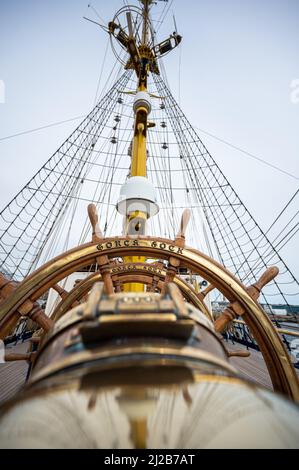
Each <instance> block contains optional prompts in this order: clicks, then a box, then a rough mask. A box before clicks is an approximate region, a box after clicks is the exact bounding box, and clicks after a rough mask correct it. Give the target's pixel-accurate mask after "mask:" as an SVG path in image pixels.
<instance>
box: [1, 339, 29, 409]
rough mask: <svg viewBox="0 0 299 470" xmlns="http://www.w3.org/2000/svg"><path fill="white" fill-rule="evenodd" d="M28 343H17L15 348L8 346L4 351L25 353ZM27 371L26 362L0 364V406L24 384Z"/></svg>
mask: <svg viewBox="0 0 299 470" xmlns="http://www.w3.org/2000/svg"><path fill="white" fill-rule="evenodd" d="M28 347H29V341H26V342H24V343H19V344H18V345H17V346H14V345H9V346H7V347H6V348H5V349H6V351H7V353H17V354H22V353H26V352H27V350H28ZM27 370H28V364H27V362H26V361H16V362H7V363H6V364H0V405H1V403H3V402H4V401H6V400H8V399H9V398H12V397H13V396H14V395H15V394H16V393H17V392H18V391H19V389H20V388H21V387H22V385H23V384H24V383H25V380H26V375H27Z"/></svg>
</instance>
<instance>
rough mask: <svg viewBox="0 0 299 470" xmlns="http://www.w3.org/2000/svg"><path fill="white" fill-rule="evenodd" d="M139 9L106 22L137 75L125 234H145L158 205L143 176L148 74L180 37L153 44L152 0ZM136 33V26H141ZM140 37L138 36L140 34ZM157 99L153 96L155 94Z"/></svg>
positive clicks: (123, 200) (122, 206)
mask: <svg viewBox="0 0 299 470" xmlns="http://www.w3.org/2000/svg"><path fill="white" fill-rule="evenodd" d="M140 3H141V4H142V9H139V12H138V13H136V11H135V14H137V15H138V16H139V18H137V19H136V18H135V21H133V17H132V15H133V10H131V9H130V8H129V7H128V8H126V7H124V8H123V9H121V10H120V11H119V12H118V13H117V14H116V15H115V17H114V20H113V21H111V22H110V23H109V26H108V27H109V33H110V35H112V36H113V37H114V38H115V40H116V41H117V42H118V44H119V46H120V47H121V48H122V49H125V50H126V51H127V53H128V54H129V60H128V62H127V64H126V65H125V68H127V69H130V68H131V69H133V70H134V71H135V73H136V76H137V90H136V94H135V99H134V104H133V111H134V134H133V139H132V146H131V148H132V150H131V158H132V161H131V167H130V175H129V179H128V180H127V182H126V183H125V184H124V186H123V187H122V189H121V195H120V202H119V203H118V205H117V210H118V211H119V212H120V213H121V214H122V215H124V217H125V223H124V233H125V235H128V236H144V235H145V234H146V223H147V220H148V219H149V218H150V217H152V216H153V215H155V214H157V212H158V211H159V207H158V205H157V203H156V195H155V188H154V187H153V185H152V183H151V182H150V181H149V180H148V179H147V153H148V152H147V132H148V129H149V128H150V127H154V126H155V124H153V123H150V122H149V121H148V117H149V115H150V113H151V109H152V107H151V95H150V94H149V92H148V75H149V73H154V74H157V75H159V74H160V71H159V67H158V61H157V59H158V58H160V57H162V56H163V55H165V54H167V53H168V52H170V51H171V50H172V49H174V48H175V47H176V46H177V45H178V44H179V43H180V42H181V39H182V38H181V36H179V35H177V34H176V32H175V33H174V34H173V35H171V36H170V37H169V38H168V39H166V40H165V41H163V42H162V43H160V44H157V45H154V44H153V42H154V41H153V39H154V38H151V39H152V40H150V37H149V35H150V34H152V33H151V31H152V28H151V25H150V16H149V12H150V6H151V5H152V3H153V1H152V0H140ZM124 13H125V17H126V19H125V23H126V24H121V23H123V20H122V22H120V20H119V17H120V16H121V15H123V14H124ZM141 28H142V30H141V34H140V35H139V34H138V29H141ZM140 36H141V37H140ZM155 98H157V97H155ZM125 261H126V262H134V263H136V262H145V261H146V260H145V258H140V257H139V258H138V257H134V256H133V257H127V258H126V259H125ZM143 289H144V286H143V285H142V284H140V285H138V284H129V285H127V286H125V290H126V291H128V292H140V291H143Z"/></svg>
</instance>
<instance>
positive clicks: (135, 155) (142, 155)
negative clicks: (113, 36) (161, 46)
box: [124, 0, 152, 292]
mask: <svg viewBox="0 0 299 470" xmlns="http://www.w3.org/2000/svg"><path fill="white" fill-rule="evenodd" d="M142 3H143V31H142V43H141V46H140V47H139V53H140V62H141V67H140V72H139V83H138V89H137V94H138V92H144V93H147V76H148V71H149V61H148V60H147V57H148V49H149V48H148V22H149V6H150V4H151V3H152V0H144V1H143V2H142ZM129 22H130V19H129V18H128V23H129ZM129 29H130V27H129ZM130 33H131V34H132V30H131V32H130ZM131 34H130V35H131ZM131 39H133V38H132V37H131ZM134 111H135V123H134V138H133V146H132V163H131V170H130V177H134V176H143V177H146V176H147V171H146V162H147V147H146V142H147V129H148V114H149V109H148V107H147V106H145V105H144V103H143V102H142V100H139V101H137V102H136V106H135V107H134ZM146 220H147V214H145V213H144V212H140V211H136V212H133V213H131V214H128V215H127V223H126V233H127V234H128V228H129V226H130V224H131V223H132V222H133V221H135V222H136V226H137V228H139V229H138V230H137V231H138V232H139V233H140V235H145V226H146ZM133 223H134V222H133ZM136 226H135V228H136ZM124 260H125V262H127V263H144V262H145V260H146V258H144V257H140V256H130V257H129V256H128V257H126V258H125V259H124ZM124 291H125V292H143V291H144V285H143V284H138V283H130V284H127V285H125V286H124Z"/></svg>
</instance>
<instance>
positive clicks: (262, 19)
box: [0, 0, 299, 277]
mask: <svg viewBox="0 0 299 470" xmlns="http://www.w3.org/2000/svg"><path fill="white" fill-rule="evenodd" d="M132 3H137V2H132ZM92 4H93V5H94V7H95V8H96V9H97V11H98V12H99V14H100V16H101V17H102V18H103V19H104V20H105V21H106V22H108V21H109V20H111V19H112V17H113V15H114V13H115V11H116V10H117V9H118V8H120V7H121V6H122V5H123V2H122V1H121V0H110V1H109V2H107V1H101V0H93V2H92ZM87 6H88V0H86V1H85V0H51V1H50V0H43V1H40V0H1V2H0V80H2V81H3V82H4V83H5V103H0V123H1V125H0V138H1V137H5V136H8V135H11V134H15V133H18V132H22V131H25V130H27V129H32V128H35V127H39V126H43V125H47V124H50V123H54V122H56V121H62V120H65V119H70V118H73V117H75V116H80V115H83V114H86V113H87V112H88V111H89V110H90V109H91V107H92V105H93V102H94V99H95V94H96V89H97V84H98V80H99V74H100V70H101V66H102V63H103V57H104V54H105V50H106V46H107V37H106V36H105V33H104V32H103V31H101V30H100V28H98V27H97V26H95V25H93V24H91V23H88V22H86V21H84V20H83V19H82V17H83V16H84V15H88V16H89V17H90V18H93V19H95V20H98V18H97V16H96V15H95V13H94V12H93V11H91V9H88V7H87ZM163 6H164V5H163V3H161V4H160V5H158V6H157V7H156V8H157V12H156V13H155V17H156V18H157V17H159V13H158V12H161V11H162V9H163ZM173 12H174V13H175V16H176V22H177V25H178V29H179V32H180V33H181V34H182V35H183V44H182V46H181V51H176V52H175V53H173V54H172V55H170V56H168V57H167V58H166V59H165V66H166V68H167V71H168V78H169V82H170V86H171V89H172V92H173V94H174V95H175V97H176V98H177V100H180V102H181V106H182V108H183V110H184V111H185V113H186V115H187V117H188V118H189V120H190V121H191V122H192V123H193V124H194V126H197V127H198V128H200V129H203V130H205V131H207V132H209V133H211V134H214V135H216V136H217V137H219V138H221V139H224V140H226V141H228V142H231V143H232V144H234V145H235V146H238V147H241V148H243V149H244V150H246V151H248V152H250V153H252V154H254V155H256V156H258V157H260V158H262V159H264V160H266V161H267V162H269V163H271V164H273V165H276V166H278V167H281V168H282V169H284V170H285V171H287V172H289V173H291V174H293V175H294V176H295V177H297V179H296V178H292V177H290V176H287V175H284V174H282V173H280V172H278V171H276V170H274V169H271V168H269V167H267V166H265V165H262V164H261V163H259V162H257V161H255V160H253V159H250V158H248V157H246V156H245V155H243V154H242V153H240V152H238V151H236V150H233V149H232V148H230V147H228V146H225V145H224V144H223V143H220V142H217V141H216V140H214V139H213V138H211V137H209V136H207V135H205V134H203V133H202V132H199V135H200V136H201V137H202V139H203V141H204V143H205V144H206V145H207V147H208V148H209V150H210V151H211V153H212V155H213V156H214V158H215V159H216V161H217V163H218V164H219V166H220V167H221V169H222V170H223V172H224V174H225V175H226V176H227V177H228V179H229V181H230V182H231V184H232V185H233V187H234V188H235V189H236V191H237V192H238V194H239V195H240V197H241V199H242V200H243V202H244V203H245V204H246V205H247V207H248V208H249V210H250V212H251V213H252V214H253V216H254V217H255V218H256V219H257V221H258V223H259V224H260V225H261V227H262V228H263V229H264V230H266V229H267V228H268V227H269V225H270V224H271V223H272V221H273V220H274V219H275V217H276V216H277V215H278V213H279V212H280V210H281V209H282V207H283V206H284V205H285V203H286V202H287V201H288V200H289V198H290V197H291V195H292V194H293V193H294V192H295V191H296V189H297V188H298V178H299V168H298V166H299V165H298V157H299V155H298V150H299V132H298V124H299V102H298V103H296V102H294V100H293V101H292V100H291V83H292V82H293V81H295V80H299V63H298V58H299V50H298V49H299V1H298V0H205V1H204V0H202V1H194V0H184V1H183V0H174V1H173V3H172V5H171V8H170V10H169V15H168V18H167V19H166V21H165V23H164V25H163V26H162V27H161V29H160V30H159V33H158V36H159V38H160V39H161V40H162V39H164V38H165V37H166V36H168V34H169V33H171V32H172V31H173V21H172V15H173ZM156 26H157V27H158V24H156ZM113 63H114V56H113V54H112V52H111V50H110V48H109V49H108V54H107V60H106V62H105V68H104V74H103V80H102V82H101V84H102V85H104V83H105V80H106V78H107V76H108V74H109V71H110V69H111V65H112V64H113ZM180 64H181V66H180ZM179 76H180V77H181V78H180V80H179ZM179 82H180V83H181V87H180V93H179ZM0 83H1V82H0ZM298 96H299V93H298ZM0 101H1V95H0ZM298 101H299V100H298ZM77 124H78V123H77V122H71V123H68V124H63V125H61V126H58V127H53V128H50V129H46V130H43V131H40V132H37V133H32V134H28V135H25V136H21V137H16V138H13V139H9V140H5V141H0V158H1V173H0V201H1V204H0V205H1V207H3V206H4V205H5V203H7V202H9V200H10V199H11V198H12V197H13V196H14V195H15V194H16V193H17V191H18V190H19V189H20V188H21V187H22V186H23V185H24V184H25V183H26V182H27V181H28V179H29V178H30V177H31V176H32V174H33V172H36V171H37V170H38V169H39V168H40V167H41V165H42V164H43V163H44V162H45V161H46V160H47V159H48V158H49V157H50V155H51V154H52V153H54V151H55V150H56V149H57V148H58V147H59V145H60V144H61V143H62V141H64V140H65V139H66V138H67V137H68V135H69V134H70V133H71V132H72V130H73V129H74V128H75V126H76V125H77ZM298 200H299V199H297V201H295V206H294V209H293V212H295V209H296V208H297V206H298ZM298 242H299V236H298V234H297V236H296V237H295V238H294V239H293V240H292V242H291V243H290V244H289V245H288V246H287V247H286V248H284V249H283V251H282V255H283V256H284V258H285V259H286V261H287V263H288V264H289V266H290V267H291V268H292V269H293V271H294V273H295V274H296V275H297V277H299V262H298V261H297V259H298V255H297V253H298V249H297V246H298Z"/></svg>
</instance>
